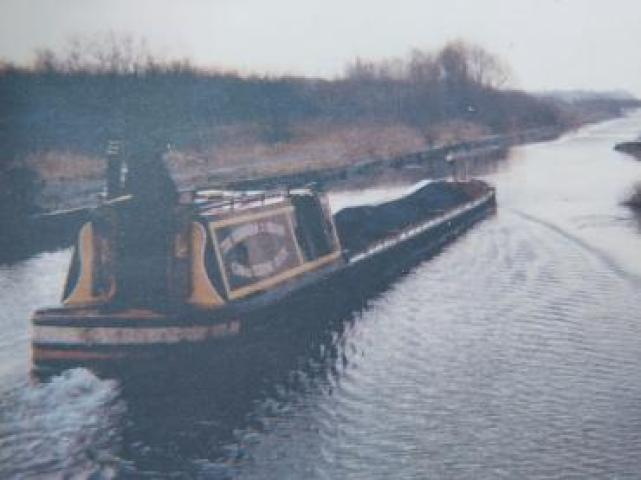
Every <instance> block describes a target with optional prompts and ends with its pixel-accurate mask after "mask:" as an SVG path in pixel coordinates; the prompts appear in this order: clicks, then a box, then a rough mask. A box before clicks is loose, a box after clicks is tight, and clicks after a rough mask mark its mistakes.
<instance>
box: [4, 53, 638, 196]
mask: <svg viewBox="0 0 641 480" xmlns="http://www.w3.org/2000/svg"><path fill="white" fill-rule="evenodd" d="M78 48H80V50H78V51H72V52H70V53H68V54H67V55H68V56H64V55H60V54H56V53H55V52H46V51H45V52H40V54H39V56H38V60H37V62H36V64H35V65H33V66H32V67H30V68H24V67H20V68H19V67H16V66H12V65H8V64H2V63H1V62H0V65H3V66H2V68H0V124H2V126H3V128H1V129H0V144H1V145H2V147H3V148H2V151H1V152H0V183H3V185H5V187H6V188H4V189H3V190H7V189H9V190H10V189H11V188H13V187H12V185H13V183H12V180H11V178H13V177H12V175H14V174H9V173H10V172H12V171H14V172H15V170H16V169H23V170H24V169H26V170H28V171H30V172H33V173H34V174H35V177H36V178H37V179H38V180H37V181H34V195H35V194H36V193H37V196H38V202H40V203H41V204H42V205H43V206H45V207H46V208H64V207H69V206H75V205H77V204H78V202H81V201H85V200H86V199H87V198H88V197H90V196H91V195H93V194H94V193H95V192H96V190H97V189H98V188H99V185H100V181H101V177H102V174H103V170H104V148H105V145H106V143H107V140H109V139H122V140H124V141H125V145H127V146H128V150H126V151H125V154H126V155H129V157H130V159H131V161H136V159H137V158H141V157H153V156H157V155H158V152H159V151H166V148H165V147H166V145H168V144H169V145H171V151H170V152H169V153H168V154H166V161H167V162H168V164H169V167H170V169H171V171H172V173H173V175H174V176H175V178H176V179H177V180H178V182H179V184H181V186H189V185H194V184H202V183H207V182H211V181H212V180H213V181H216V180H221V181H234V180H240V179H247V178H256V177H265V176H271V177H274V176H283V175H291V174H296V173H300V172H305V171H310V170H327V169H330V170H331V169H340V168H347V167H350V166H354V165H361V164H363V163H367V162H380V161H381V160H383V159H391V158H399V157H404V156H408V155H412V154H415V153H416V152H422V151H423V152H424V151H429V150H430V149H438V148H443V147H446V146H448V145H454V144H459V143H461V142H469V141H478V140H479V139H484V138H495V137H497V136H504V137H511V136H514V135H515V134H518V133H519V132H525V131H532V130H537V129H554V130H557V131H564V130H566V129H568V128H572V127H574V126H576V125H579V124H581V123H584V122H586V121H591V120H595V119H597V118H603V117H607V116H615V115H617V114H620V112H621V111H622V109H624V108H626V107H628V106H631V105H632V104H635V102H634V101H629V100H628V101H623V100H617V101H615V100H598V99H597V100H595V99H590V100H584V101H581V102H568V101H564V100H560V99H558V98H555V97H554V96H534V95H530V94H527V93H525V92H522V91H518V90H516V89H514V88H512V87H510V83H509V74H508V70H509V69H507V67H505V66H504V65H503V64H502V63H501V62H500V61H499V60H498V59H496V58H495V57H494V56H492V55H491V54H490V53H488V52H486V51H484V50H482V49H480V48H479V47H476V46H474V45H469V44H465V43H461V42H455V43H451V44H449V45H447V46H445V47H444V48H442V49H440V50H437V51H414V52H412V53H411V54H410V55H408V56H407V57H404V58H397V59H390V60H388V61H384V62H367V61H364V60H357V61H355V62H354V63H353V64H351V65H349V66H348V67H347V68H346V72H345V75H343V76H342V77H340V78H336V79H334V80H327V79H317V78H294V77H264V76H247V75H245V76H243V75H239V74H236V73H233V72H216V71H204V70H201V69H197V68H194V67H191V66H190V65H189V64H188V63H186V62H175V61H166V62H157V61H154V60H153V58H150V57H149V56H144V55H137V56H136V55H134V56H131V55H130V56H126V55H124V53H123V52H122V51H119V50H118V48H119V46H118V45H117V44H114V45H111V47H109V48H111V49H112V50H111V51H110V52H107V53H109V55H95V52H93V53H91V52H89V53H88V52H86V51H84V50H82V48H81V47H78ZM96 58H98V59H100V58H102V59H103V60H102V61H96ZM105 59H109V60H108V61H107V60H105ZM101 62H102V63H101ZM36 186H37V188H36ZM36 191H37V192H36ZM14 193H15V192H14ZM5 196H6V195H5ZM4 203H5V204H6V203H7V202H4Z"/></svg>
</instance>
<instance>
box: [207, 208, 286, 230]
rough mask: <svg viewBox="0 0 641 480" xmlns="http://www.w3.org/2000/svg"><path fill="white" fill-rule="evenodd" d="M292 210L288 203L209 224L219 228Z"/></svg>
mask: <svg viewBox="0 0 641 480" xmlns="http://www.w3.org/2000/svg"><path fill="white" fill-rule="evenodd" d="M293 211H294V207H293V206H291V205H289V206H287V207H283V208H277V209H273V210H272V209H269V210H264V211H262V212H256V213H252V214H249V215H243V216H238V217H230V218H223V219H222V220H217V221H214V222H211V223H210V224H209V225H211V226H212V227H214V228H220V227H226V226H228V225H236V224H237V223H245V222H251V221H252V220H258V219H259V218H264V217H272V216H274V215H279V214H281V213H289V212H293Z"/></svg>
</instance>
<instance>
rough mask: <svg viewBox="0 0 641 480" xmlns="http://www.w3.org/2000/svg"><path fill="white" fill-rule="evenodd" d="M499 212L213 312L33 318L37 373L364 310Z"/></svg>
mask: <svg viewBox="0 0 641 480" xmlns="http://www.w3.org/2000/svg"><path fill="white" fill-rule="evenodd" d="M494 211H495V197H494V191H493V190H490V191H488V192H487V193H485V194H484V195H482V196H481V197H480V198H477V199H475V200H474V201H473V202H469V203H468V204H466V205H464V206H462V207H459V208H457V209H454V210H452V211H450V212H448V213H447V214H445V215H443V216H441V217H439V218H437V219H432V220H430V221H429V222H426V223H425V224H423V225H416V226H414V227H412V228H411V229H406V230H405V231H403V232H400V233H398V234H397V235H396V236H395V237H393V238H389V239H387V240H386V241H385V242H379V243H378V244H376V245H373V246H372V247H371V248H370V249H368V250H367V251H363V252H357V253H355V254H353V255H351V256H348V257H347V258H346V259H345V260H346V261H345V262H344V263H342V264H340V265H330V266H327V267H326V268H323V269H321V270H319V271H317V272H313V273H312V274H310V275H308V276H306V277H305V279H303V280H298V281H296V282H293V283H291V284H287V285H284V286H282V287H280V288H277V289H274V290H272V291H268V292H264V293H261V294H258V295H254V296H252V297H251V298H249V299H247V300H245V301H240V302H234V303H230V304H228V305H226V306H224V307H222V308H217V309H215V310H204V309H202V310H198V309H189V310H176V311H173V312H167V313H161V312H155V311H152V310H142V309H128V310H118V311H107V310H104V309H103V310H100V309H98V308H68V307H66V308H50V309H43V310H39V311H37V312H35V314H34V316H33V318H32V329H33V331H32V338H33V341H32V358H33V366H34V369H35V370H47V369H61V368H66V367H69V366H78V365H97V364H100V365H103V364H105V363H106V362H122V361H129V360H131V359H154V358H159V357H160V358H162V357H167V355H171V356H175V355H176V354H179V353H180V352H182V353H184V354H186V355H191V354H193V352H195V351H196V350H199V351H205V352H206V351H213V350H219V349H222V348H226V347H229V346H235V345H237V344H238V342H246V341H253V340H256V339H260V338H261V337H263V336H265V335H270V336H271V335H279V334H280V335H283V337H284V338H285V337H286V336H287V325H290V324H291V323H295V322H296V321H297V320H299V319H300V318H301V315H300V314H298V313H296V312H306V314H305V321H309V318H310V316H309V312H310V311H317V312H318V313H317V314H315V317H316V319H315V320H314V321H318V322H321V321H323V317H324V314H325V313H326V311H327V308H336V307H337V305H338V304H340V305H342V306H344V307H345V308H346V309H347V310H349V309H350V308H351V309H354V308H358V305H360V304H362V301H363V300H364V299H366V298H367V297H368V296H370V295H372V293H374V292H376V291H380V290H381V289H383V288H385V287H386V286H387V285H388V284H389V282H390V281H392V280H393V279H395V278H396V277H398V275H399V274H401V273H403V272H406V271H408V270H409V269H411V268H412V267H413V266H415V265H416V264H417V263H418V262H419V261H420V260H422V259H425V258H429V257H430V256H432V255H434V254H435V253H437V252H438V251H439V250H440V249H441V248H443V247H444V246H445V245H446V244H448V243H449V242H451V241H452V240H453V239H454V238H456V237H457V236H459V235H461V234H462V233H463V232H465V231H466V230H467V229H469V228H470V227H471V226H472V225H474V224H475V223H477V222H478V221H480V220H482V219H483V218H485V217H487V216H488V215H489V214H491V213H493V212H494Z"/></svg>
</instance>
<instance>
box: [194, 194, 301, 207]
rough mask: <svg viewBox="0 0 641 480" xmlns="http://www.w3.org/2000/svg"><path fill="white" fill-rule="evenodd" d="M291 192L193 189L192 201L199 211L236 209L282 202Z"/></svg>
mask: <svg viewBox="0 0 641 480" xmlns="http://www.w3.org/2000/svg"><path fill="white" fill-rule="evenodd" d="M290 195H291V192H290V191H289V190H286V191H260V192H249V193H248V192H236V191H229V190H213V189H204V190H192V191H191V199H190V203H191V204H192V205H194V206H196V208H197V209H198V210H199V211H201V212H202V211H207V212H214V211H218V212H221V211H234V210H236V209H247V208H253V207H262V206H266V205H273V204H278V203H282V202H284V201H285V200H287V198H289V197H290Z"/></svg>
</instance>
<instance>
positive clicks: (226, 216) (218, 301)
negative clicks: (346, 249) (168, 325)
mask: <svg viewBox="0 0 641 480" xmlns="http://www.w3.org/2000/svg"><path fill="white" fill-rule="evenodd" d="M190 197H191V198H190V199H189V201H188V202H183V203H178V204H176V205H175V206H173V207H172V208H169V209H168V208H166V207H165V208H154V206H153V205H149V204H147V203H141V202H140V201H137V199H136V198H135V197H131V196H124V197H119V198H115V199H112V200H109V201H106V202H105V203H104V204H103V205H101V206H100V207H98V208H97V209H96V210H95V212H94V214H93V218H92V220H91V221H90V222H88V223H87V224H85V225H84V226H83V228H82V229H81V231H80V234H79V239H78V245H77V247H76V250H75V252H74V256H73V260H72V262H71V267H70V269H69V274H68V278H67V282H66V286H65V290H64V295H63V303H64V305H65V306H69V307H72V306H104V307H105V308H114V309H120V308H122V309H125V308H128V309H130V308H149V309H154V310H155V309H159V308H160V309H176V308H183V307H185V306H192V307H196V308H216V307H220V306H222V305H224V304H226V303H228V302H232V301H236V300H241V299H245V298H248V297H250V296H253V295H256V294H259V293H261V292H266V291H269V290H272V289H277V288H279V287H280V286H282V285H284V284H287V283H289V282H296V281H297V280H299V279H300V278H301V276H303V275H306V274H307V273H309V272H312V271H315V270H318V269H322V268H324V267H326V266H329V265H335V264H337V263H340V262H342V256H341V246H340V242H339V239H338V236H337V233H336V228H335V226H334V221H333V217H332V215H331V212H330V209H329V205H328V202H327V198H326V197H325V196H324V195H322V194H319V193H317V192H314V191H312V190H309V189H301V190H296V191H287V192H253V193H247V192H243V193H239V192H230V191H220V190H198V191H195V192H191V194H190Z"/></svg>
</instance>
